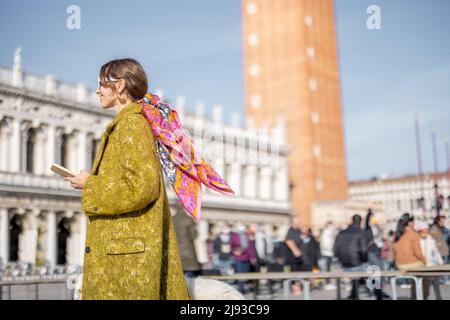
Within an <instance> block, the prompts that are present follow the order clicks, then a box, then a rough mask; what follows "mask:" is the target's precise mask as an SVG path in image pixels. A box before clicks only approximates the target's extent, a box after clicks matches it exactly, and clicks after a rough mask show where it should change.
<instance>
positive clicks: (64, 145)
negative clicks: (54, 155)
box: [61, 134, 68, 168]
mask: <svg viewBox="0 0 450 320" xmlns="http://www.w3.org/2000/svg"><path fill="white" fill-rule="evenodd" d="M67 141H68V137H67V134H63V135H62V136H61V165H62V166H63V167H66V168H67V166H68V163H67V159H68V155H67V152H68V148H67Z"/></svg>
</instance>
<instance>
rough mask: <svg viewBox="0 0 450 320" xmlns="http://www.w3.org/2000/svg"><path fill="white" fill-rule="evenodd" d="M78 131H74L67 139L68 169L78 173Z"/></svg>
mask: <svg viewBox="0 0 450 320" xmlns="http://www.w3.org/2000/svg"><path fill="white" fill-rule="evenodd" d="M77 136H78V131H73V132H72V133H71V134H70V135H69V137H68V141H67V148H68V159H69V161H68V165H67V166H68V167H67V168H68V169H69V170H72V171H75V172H76V173H77V172H78V171H77V168H78V145H79V143H78V141H77Z"/></svg>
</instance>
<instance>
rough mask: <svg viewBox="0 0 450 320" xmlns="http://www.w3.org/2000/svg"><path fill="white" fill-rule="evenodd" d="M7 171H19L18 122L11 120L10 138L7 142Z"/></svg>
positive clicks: (17, 120)
mask: <svg viewBox="0 0 450 320" xmlns="http://www.w3.org/2000/svg"><path fill="white" fill-rule="evenodd" d="M9 142H10V144H9V150H10V153H9V171H10V172H19V171H20V120H19V119H13V120H12V136H11V139H10V140H9Z"/></svg>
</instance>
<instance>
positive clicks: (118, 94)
mask: <svg viewBox="0 0 450 320" xmlns="http://www.w3.org/2000/svg"><path fill="white" fill-rule="evenodd" d="M117 98H118V99H119V102H120V103H121V104H123V100H122V97H121V95H120V93H117Z"/></svg>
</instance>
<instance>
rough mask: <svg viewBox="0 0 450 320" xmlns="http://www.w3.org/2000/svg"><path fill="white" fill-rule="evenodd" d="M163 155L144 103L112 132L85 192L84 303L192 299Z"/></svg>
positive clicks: (125, 113)
mask: <svg viewBox="0 0 450 320" xmlns="http://www.w3.org/2000/svg"><path fill="white" fill-rule="evenodd" d="M156 152H157V151H156V146H155V141H154V138H153V134H152V130H151V127H150V126H149V124H148V122H147V119H145V117H144V115H143V114H142V113H141V106H140V105H139V104H137V103H131V104H129V105H128V106H127V107H125V108H124V109H123V110H121V111H120V112H119V113H118V114H117V115H116V116H115V117H114V119H113V120H112V121H111V123H110V124H109V125H108V126H107V128H106V130H105V132H104V134H103V137H102V141H101V146H100V148H99V151H98V153H97V156H96V158H95V161H94V164H93V167H92V172H91V175H90V176H89V178H88V179H87V181H86V184H85V186H84V188H83V197H82V209H83V211H84V212H85V213H86V215H87V217H88V219H87V220H88V222H87V235H86V247H85V255H84V267H83V283H82V299H189V294H188V290H187V286H186V283H185V280H184V276H183V270H182V266H181V261H180V256H179V251H178V247H177V241H176V237H175V232H174V228H173V224H172V220H171V215H170V209H169V202H168V199H167V195H166V191H165V188H164V181H163V177H162V171H161V166H160V163H159V159H158V156H157V153H156Z"/></svg>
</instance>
